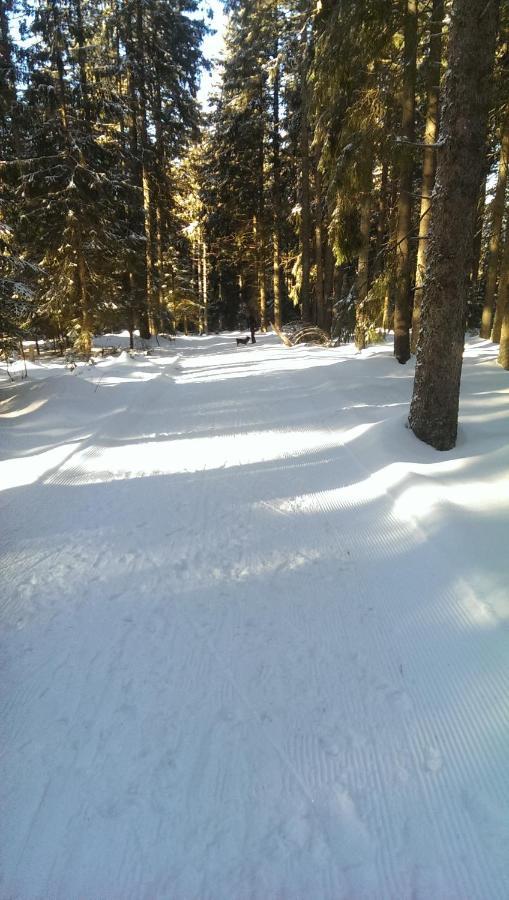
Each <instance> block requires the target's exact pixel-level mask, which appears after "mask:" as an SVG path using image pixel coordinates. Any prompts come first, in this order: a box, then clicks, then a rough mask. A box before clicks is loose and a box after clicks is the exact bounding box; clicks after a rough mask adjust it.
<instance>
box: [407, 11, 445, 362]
mask: <svg viewBox="0 0 509 900" xmlns="http://www.w3.org/2000/svg"><path fill="white" fill-rule="evenodd" d="M443 20H444V0H433V9H432V12H431V21H430V30H431V35H430V41H429V55H428V67H429V68H428V90H427V101H426V126H425V130H424V143H425V144H426V146H425V148H424V153H423V161H422V189H421V211H420V218H419V244H418V248H417V265H416V271H415V293H414V311H413V315H412V351H413V352H414V353H415V350H416V348H417V338H418V337H419V319H420V314H421V299H422V289H423V284H424V273H425V270H426V250H427V245H428V231H429V223H430V215H431V194H432V191H433V185H434V183H435V170H436V149H435V146H434V145H435V144H436V141H437V137H438V124H439V95H440V63H441V61H442V26H443Z"/></svg>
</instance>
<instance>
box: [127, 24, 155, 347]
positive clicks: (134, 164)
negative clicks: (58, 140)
mask: <svg viewBox="0 0 509 900" xmlns="http://www.w3.org/2000/svg"><path fill="white" fill-rule="evenodd" d="M125 41H126V57H127V95H128V107H129V149H130V153H129V161H130V166H131V177H132V180H133V183H134V184H135V185H136V187H137V188H139V189H140V191H139V195H138V191H137V192H136V195H135V196H136V201H135V204H136V205H135V213H134V214H133V221H132V225H133V226H134V228H135V229H136V230H137V231H141V230H143V231H144V229H145V224H144V219H145V211H144V205H143V199H140V200H138V196H139V197H140V198H142V197H143V193H142V191H143V179H142V166H141V163H140V160H139V155H140V143H141V139H140V135H139V129H138V121H139V109H138V105H139V104H138V96H137V93H136V61H135V47H134V37H133V31H132V17H131V16H130V15H126V32H125ZM130 278H131V287H132V296H133V301H134V302H133V309H134V310H135V312H136V319H137V320H138V327H139V331H140V337H141V338H143V340H147V339H148V338H149V337H150V328H149V322H148V306H147V257H146V253H144V254H143V256H141V255H140V258H139V259H138V260H137V265H134V264H131V269H130Z"/></svg>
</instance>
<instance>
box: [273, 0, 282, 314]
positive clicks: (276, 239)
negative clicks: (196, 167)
mask: <svg viewBox="0 0 509 900" xmlns="http://www.w3.org/2000/svg"><path fill="white" fill-rule="evenodd" d="M276 27H277V5H276ZM275 59H276V67H275V73H274V93H273V99H272V121H273V132H272V207H273V211H274V213H273V214H274V222H273V231H272V286H273V292H274V324H275V325H276V326H277V327H278V328H280V327H281V154H280V143H281V142H280V136H279V90H280V71H279V60H278V41H277V39H276V48H275Z"/></svg>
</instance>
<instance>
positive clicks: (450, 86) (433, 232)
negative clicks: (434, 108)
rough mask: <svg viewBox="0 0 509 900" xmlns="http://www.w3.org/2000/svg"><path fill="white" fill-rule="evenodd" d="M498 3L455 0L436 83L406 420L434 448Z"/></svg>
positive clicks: (455, 362) (460, 326) (452, 406)
mask: <svg viewBox="0 0 509 900" xmlns="http://www.w3.org/2000/svg"><path fill="white" fill-rule="evenodd" d="M497 21H498V3H497V2H495V0H493V2H489V3H486V0H455V2H454V5H453V10H452V20H451V30H450V37H449V51H448V74H447V77H446V81H445V86H444V98H443V113H442V124H441V128H440V144H441V149H440V154H439V158H438V167H437V177H436V183H435V191H434V194H433V207H432V213H431V226H430V232H429V248H428V264H427V269H426V282H425V286H424V292H423V302H422V312H421V328H420V334H419V343H418V347H417V363H416V370H415V382H414V391H413V396H412V403H411V407H410V417H409V423H410V426H411V428H412V430H413V431H414V433H415V434H416V435H417V437H418V438H420V439H421V440H423V441H425V442H426V443H428V444H431V445H432V446H433V447H435V448H436V449H437V450H450V449H451V447H454V445H455V442H456V433H457V427H458V405H459V391H460V380H461V366H462V358H463V344H464V329H465V294H466V291H465V272H466V271H467V267H468V263H469V260H470V257H471V248H472V239H473V235H474V227H475V217H476V210H477V203H478V198H479V189H480V186H481V181H482V176H483V169H484V154H485V145H486V131H487V119H488V106H489V97H490V87H491V80H492V72H493V61H494V53H495V41H496V34H497Z"/></svg>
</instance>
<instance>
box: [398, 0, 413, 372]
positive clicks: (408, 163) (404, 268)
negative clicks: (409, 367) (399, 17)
mask: <svg viewBox="0 0 509 900" xmlns="http://www.w3.org/2000/svg"><path fill="white" fill-rule="evenodd" d="M404 41H405V43H404V52H403V90H402V118H401V139H402V145H401V147H400V169H399V172H400V175H399V199H398V231H397V240H396V293H395V309H394V356H395V357H396V359H397V360H398V362H399V363H406V362H407V361H408V360H409V359H410V278H411V271H410V266H411V254H410V230H411V227H412V175H413V148H412V144H413V141H414V137H415V79H416V70H417V0H405V22H404Z"/></svg>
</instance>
